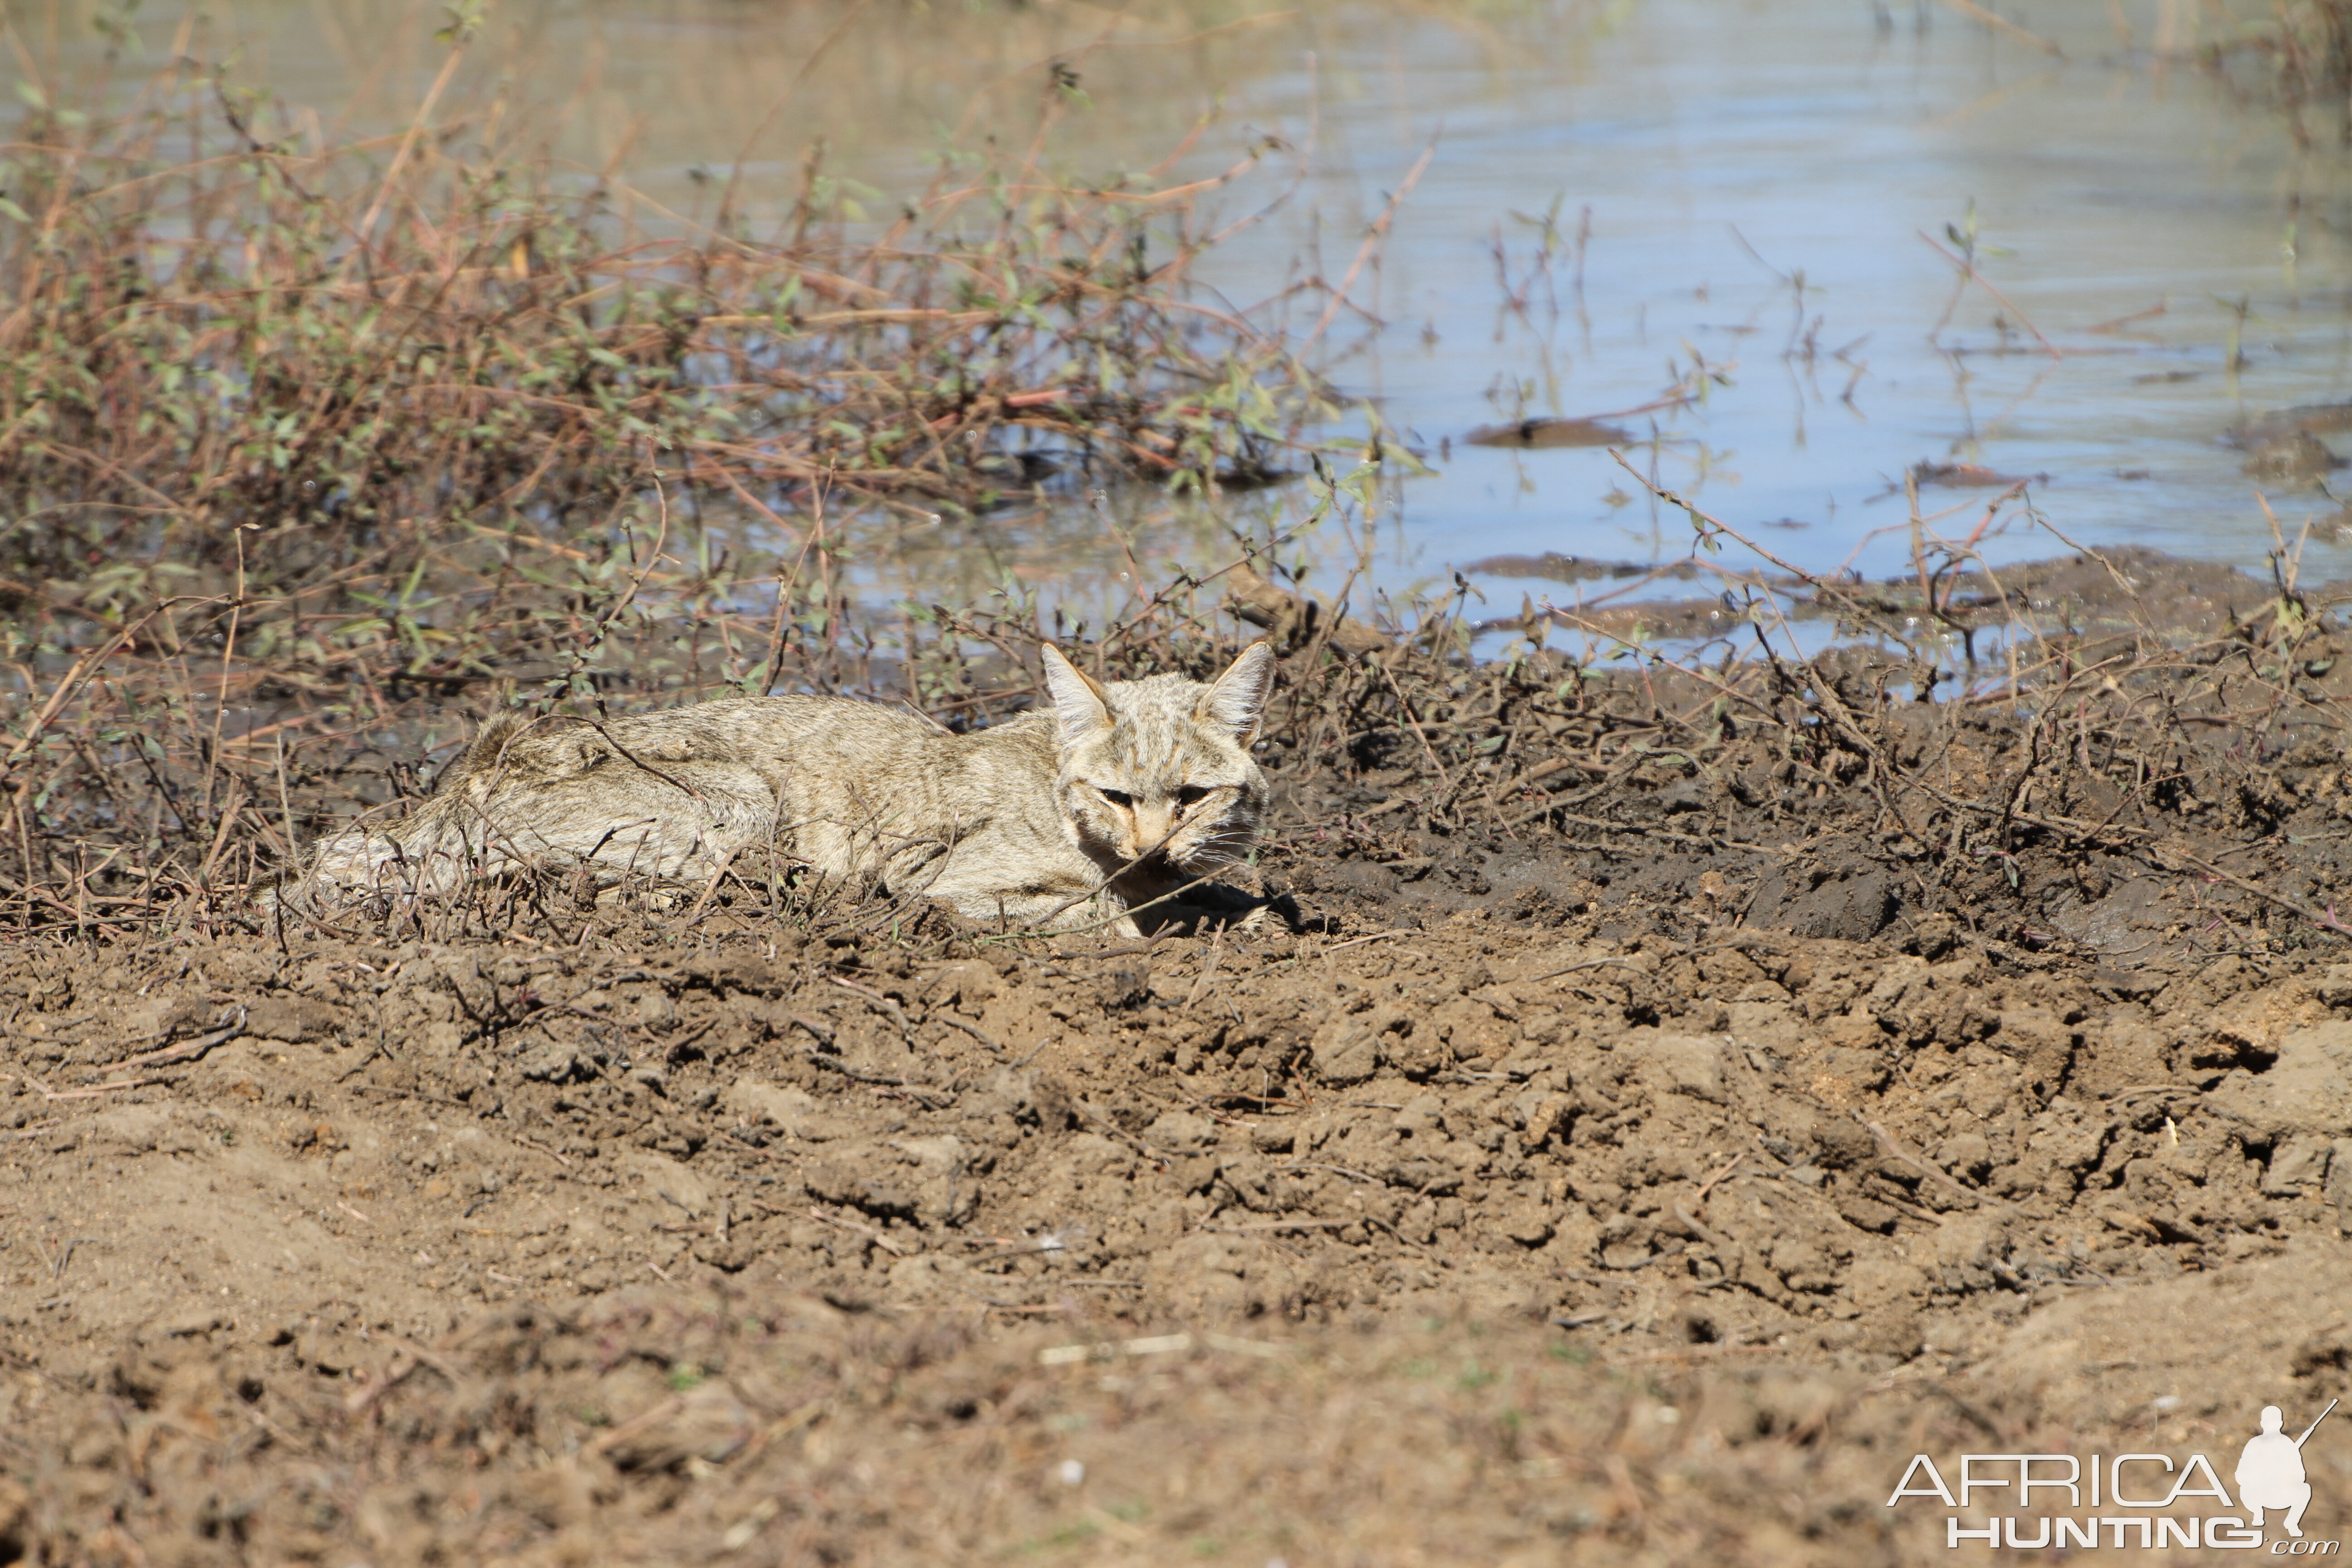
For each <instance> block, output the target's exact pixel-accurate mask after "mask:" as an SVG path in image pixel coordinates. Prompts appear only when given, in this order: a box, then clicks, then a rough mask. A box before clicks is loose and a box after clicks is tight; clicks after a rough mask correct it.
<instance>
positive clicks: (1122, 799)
mask: <svg viewBox="0 0 2352 1568" xmlns="http://www.w3.org/2000/svg"><path fill="white" fill-rule="evenodd" d="M1095 793H1096V794H1097V795H1100V796H1102V797H1103V798H1104V799H1105V800H1107V801H1108V802H1110V803H1111V805H1118V806H1129V805H1134V804H1135V797H1134V796H1133V795H1129V794H1128V793H1127V792H1126V791H1125V790H1123V789H1097V790H1096V791H1095Z"/></svg>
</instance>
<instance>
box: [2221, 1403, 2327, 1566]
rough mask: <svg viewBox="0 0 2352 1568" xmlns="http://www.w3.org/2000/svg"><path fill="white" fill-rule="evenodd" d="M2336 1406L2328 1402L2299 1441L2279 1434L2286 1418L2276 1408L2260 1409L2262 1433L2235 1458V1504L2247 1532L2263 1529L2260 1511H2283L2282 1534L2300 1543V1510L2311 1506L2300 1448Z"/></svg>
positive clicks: (2251, 1438)
mask: <svg viewBox="0 0 2352 1568" xmlns="http://www.w3.org/2000/svg"><path fill="white" fill-rule="evenodd" d="M2338 1403H2339V1401H2336V1400H2333V1399H2331V1400H2329V1401H2328V1402H2327V1410H2323V1411H2321V1412H2320V1413H2319V1416H2318V1419H2317V1420H2315V1421H2314V1422H2312V1424H2311V1425H2310V1426H2306V1427H2305V1428H2304V1429H2303V1436H2300V1437H2289V1436H2287V1435H2286V1433H2285V1432H2284V1430H2283V1427H2284V1424H2285V1421H2286V1415H2285V1413H2284V1411H2282V1410H2280V1409H2279V1407H2278V1406H2277V1405H2263V1429H2262V1431H2261V1432H2259V1433H2257V1434H2256V1435H2255V1436H2252V1437H2249V1438H2247V1439H2246V1451H2245V1452H2244V1453H2243V1454H2241V1455H2240V1456H2238V1473H2237V1477H2236V1479H2237V1482H2238V1501H2239V1502H2240V1503H2241V1504H2242V1506H2243V1507H2244V1508H2245V1510H2246V1523H2247V1525H2248V1526H2249V1527H2250V1528H2252V1529H2254V1530H2260V1529H2261V1528H2262V1527H2263V1510H2265V1509H2284V1510H2286V1519H2285V1520H2284V1526H2285V1529H2286V1532H2287V1533H2288V1534H2289V1535H2292V1536H2294V1538H2295V1539H2296V1540H2297V1541H2301V1540H2302V1539H2303V1510H2305V1509H2306V1508H2309V1507H2310V1506H2311V1481H2310V1479H2309V1478H2308V1477H2306V1476H2305V1474H2304V1473H2303V1446H2304V1444H2305V1443H2307V1442H2309V1441H2310V1440H2311V1435H2312V1434H2313V1433H2314V1432H2316V1431H2318V1430H2319V1423H2320V1422H2321V1421H2325V1420H2326V1419H2327V1411H2328V1410H2333V1409H2335V1408H2336V1405H2337V1404H2338Z"/></svg>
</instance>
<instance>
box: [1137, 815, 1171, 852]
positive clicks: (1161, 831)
mask: <svg viewBox="0 0 2352 1568" xmlns="http://www.w3.org/2000/svg"><path fill="white" fill-rule="evenodd" d="M1175 828H1176V814H1175V813H1174V812H1172V811H1171V810H1169V809H1168V807H1167V806H1165V805H1160V806H1149V805H1137V806H1136V808H1135V847H1136V849H1137V851H1138V852H1139V853H1142V854H1150V855H1152V856H1154V857H1155V858H1156V857H1157V855H1158V853H1159V851H1160V848H1161V847H1162V846H1164V845H1165V844H1166V843H1167V841H1168V836H1169V835H1170V834H1171V833H1172V832H1174V831H1175Z"/></svg>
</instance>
